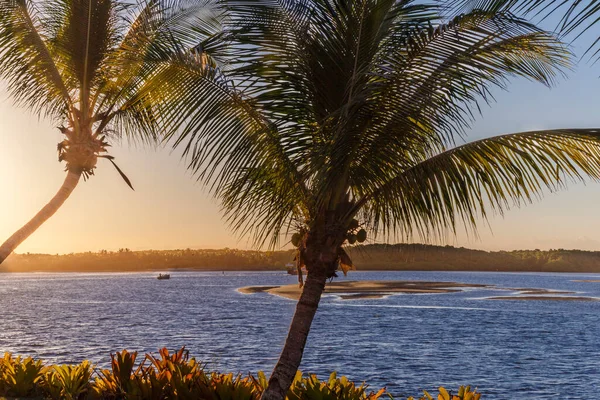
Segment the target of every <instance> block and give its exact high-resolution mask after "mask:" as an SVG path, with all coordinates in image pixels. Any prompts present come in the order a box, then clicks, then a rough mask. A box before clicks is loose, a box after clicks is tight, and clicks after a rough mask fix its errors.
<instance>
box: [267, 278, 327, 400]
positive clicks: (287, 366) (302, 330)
mask: <svg viewBox="0 0 600 400" xmlns="http://www.w3.org/2000/svg"><path fill="white" fill-rule="evenodd" d="M325 280H326V278H325V276H324V275H322V276H314V275H313V274H311V273H310V272H309V273H308V276H307V278H306V282H305V283H304V288H303V289H302V295H301V296H300V300H298V304H297V305H296V311H295V313H294V317H293V318H292V324H291V325H290V329H289V332H288V336H287V339H286V341H285V346H284V347H283V350H282V352H281V355H280V356H279V361H277V365H275V368H274V369H273V373H272V374H271V378H270V379H269V386H268V387H267V389H266V390H265V391H264V393H263V395H262V397H261V400H283V399H285V395H286V394H287V391H288V389H289V387H290V385H291V384H292V382H293V380H294V376H296V371H298V367H299V366H300V361H302V354H303V353H304V346H305V345H306V338H307V337H308V333H309V331H310V326H311V324H312V321H313V319H314V317H315V313H316V312H317V307H318V306H319V301H320V300H321V294H322V293H323V290H325Z"/></svg>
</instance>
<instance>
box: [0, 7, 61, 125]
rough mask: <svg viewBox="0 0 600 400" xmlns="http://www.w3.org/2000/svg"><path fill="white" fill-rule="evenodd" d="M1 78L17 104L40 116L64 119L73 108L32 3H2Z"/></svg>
mask: <svg viewBox="0 0 600 400" xmlns="http://www.w3.org/2000/svg"><path fill="white" fill-rule="evenodd" d="M0 77H1V78H2V79H6V80H7V82H8V90H9V92H10V94H11V96H12V98H13V99H14V100H15V102H16V103H17V104H19V105H22V106H26V107H29V108H31V109H32V110H34V112H36V113H38V114H46V115H50V116H52V117H54V118H61V117H63V116H64V115H65V114H66V112H67V111H68V110H69V108H70V107H71V100H70V93H69V91H68V89H67V87H66V85H65V82H64V80H63V78H62V76H61V73H60V71H59V69H58V68H57V65H56V64H55V61H54V59H53V56H52V54H51V53H50V51H49V46H48V38H47V37H46V35H45V34H44V23H43V21H42V20H41V19H40V16H39V13H38V11H37V10H36V5H35V3H34V2H32V1H29V0H1V1H0Z"/></svg>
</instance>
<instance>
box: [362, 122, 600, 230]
mask: <svg viewBox="0 0 600 400" xmlns="http://www.w3.org/2000/svg"><path fill="white" fill-rule="evenodd" d="M599 138H600V131H598V130H594V129H575V130H569V129H565V130H551V131H533V132H525V133H518V134H509V135H503V136H497V137H492V138H489V139H483V140H479V141H475V142H471V143H467V144H465V145H462V146H459V147H456V148H454V149H451V150H448V151H446V152H443V153H440V154H438V155H435V156H433V157H431V158H428V159H427V160H424V161H422V162H420V163H418V164H416V165H415V166H414V167H412V168H409V169H407V170H406V171H404V172H402V173H401V174H399V175H398V176H396V177H394V178H392V179H390V180H389V181H388V182H385V183H383V184H382V185H381V186H379V187H378V188H376V189H374V190H373V191H372V192H371V193H368V194H366V195H365V196H364V197H363V198H362V199H361V200H360V201H358V202H357V204H356V206H355V207H356V211H357V210H358V209H361V208H362V207H366V210H368V215H369V218H370V219H371V221H372V223H373V225H374V226H379V227H380V228H382V229H383V230H384V231H386V232H389V233H400V234H401V235H402V236H404V237H410V236H412V235H413V233H414V232H415V231H416V232H417V233H418V234H419V235H420V236H421V237H422V238H427V237H430V236H431V235H435V234H442V233H443V232H444V231H446V230H448V229H450V230H452V231H456V227H457V225H458V224H460V223H463V224H464V225H466V226H467V227H470V228H473V229H474V228H475V225H476V223H477V219H478V218H486V217H487V215H488V210H493V211H495V212H499V213H503V212H504V211H505V210H507V209H508V208H510V207H511V206H519V205H521V204H523V203H529V202H532V201H533V200H535V199H536V198H539V197H540V196H541V195H542V194H543V193H544V191H546V190H549V191H556V190H559V189H562V188H564V187H566V184H567V182H568V181H569V180H583V178H584V177H585V176H589V177H591V178H592V179H595V180H598V179H599V178H600V141H599Z"/></svg>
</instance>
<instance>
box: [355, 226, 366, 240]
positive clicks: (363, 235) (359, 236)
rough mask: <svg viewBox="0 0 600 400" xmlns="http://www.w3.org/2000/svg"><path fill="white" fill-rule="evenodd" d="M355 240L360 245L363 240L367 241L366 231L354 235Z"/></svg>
mask: <svg viewBox="0 0 600 400" xmlns="http://www.w3.org/2000/svg"><path fill="white" fill-rule="evenodd" d="M356 240H358V243H362V242H364V241H365V240H367V231H365V230H364V229H361V230H360V231H358V232H357V233H356Z"/></svg>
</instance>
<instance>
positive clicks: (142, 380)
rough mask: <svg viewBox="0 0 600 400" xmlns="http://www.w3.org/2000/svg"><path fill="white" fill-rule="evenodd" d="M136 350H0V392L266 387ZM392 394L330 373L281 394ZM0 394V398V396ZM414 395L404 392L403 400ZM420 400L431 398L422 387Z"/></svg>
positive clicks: (228, 391)
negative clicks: (94, 360) (91, 357)
mask: <svg viewBox="0 0 600 400" xmlns="http://www.w3.org/2000/svg"><path fill="white" fill-rule="evenodd" d="M137 355H138V353H137V352H133V353H130V352H128V351H127V350H123V351H122V352H117V353H116V355H111V358H112V361H111V368H110V369H100V370H97V369H95V368H94V366H93V365H92V364H91V363H90V362H89V361H84V362H82V363H81V364H78V365H48V366H45V365H44V364H43V363H42V361H40V360H34V359H32V358H30V357H28V358H21V357H13V356H12V355H11V354H10V353H5V354H4V357H3V358H2V359H0V396H9V397H8V398H36V399H56V400H58V399H61V400H63V399H66V400H78V399H90V400H92V399H111V400H112V399H140V400H141V399H148V400H154V399H156V400H159V399H207V400H257V399H259V398H260V396H261V395H262V393H263V391H264V389H265V388H266V387H267V378H266V377H265V374H264V373H263V372H259V373H258V374H257V376H258V377H254V376H252V375H248V376H242V375H237V376H236V375H234V374H231V373H230V374H220V373H217V372H212V373H208V372H206V371H205V370H204V366H203V365H202V364H200V363H198V361H196V359H195V358H193V357H192V358H190V357H189V353H188V352H187V351H185V349H184V348H181V349H180V350H179V351H177V352H174V353H172V354H170V353H169V351H168V350H167V349H166V348H163V349H161V350H160V351H159V355H158V356H157V357H156V356H153V355H151V354H146V355H145V357H144V359H143V360H142V361H141V362H140V363H138V364H137V366H136V359H137ZM384 396H385V397H389V398H392V396H391V395H390V394H388V393H387V392H386V390H385V388H384V389H380V390H379V391H377V392H374V391H369V390H368V386H367V385H365V384H364V383H363V384H361V385H360V386H357V385H356V384H355V383H354V382H351V381H349V380H348V379H347V378H346V377H341V378H338V377H337V375H336V373H335V372H334V373H332V374H331V376H330V377H329V379H328V380H323V381H321V380H319V379H318V378H317V377H316V376H315V375H308V376H303V375H302V373H301V372H298V373H297V374H296V377H295V379H294V381H293V383H292V386H291V387H290V389H289V391H288V393H287V397H286V398H287V399H289V400H313V399H314V400H317V399H318V400H328V399H331V400H334V399H335V400H362V399H364V400H376V399H379V398H382V397H384ZM480 396H481V394H479V393H477V392H476V391H475V392H472V391H471V390H470V388H469V387H460V388H459V390H458V392H457V394H456V395H452V394H451V392H448V391H447V390H446V389H444V388H440V389H439V395H437V397H436V398H437V399H438V400H478V399H479V398H480ZM0 399H2V398H0ZM411 399H413V400H414V398H413V397H410V398H409V400H411ZM420 399H421V400H433V399H434V397H432V396H431V395H430V394H429V393H427V392H425V393H424V397H421V398H420Z"/></svg>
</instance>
